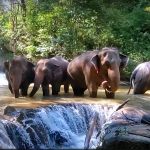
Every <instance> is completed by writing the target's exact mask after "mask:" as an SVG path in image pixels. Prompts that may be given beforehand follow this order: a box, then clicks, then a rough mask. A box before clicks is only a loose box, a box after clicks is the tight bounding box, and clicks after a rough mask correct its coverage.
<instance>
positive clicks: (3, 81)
mask: <svg viewBox="0 0 150 150" xmlns="http://www.w3.org/2000/svg"><path fill="white" fill-rule="evenodd" d="M3 85H8V81H7V79H6V76H5V74H4V73H3V72H0V86H3Z"/></svg>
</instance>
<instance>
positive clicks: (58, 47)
mask: <svg viewBox="0 0 150 150" xmlns="http://www.w3.org/2000/svg"><path fill="white" fill-rule="evenodd" d="M8 2H9V7H8V6H5V4H4V3H3V1H2V0H1V1H0V47H1V48H0V52H4V51H5V52H6V55H5V59H10V58H12V57H13V56H14V55H24V56H26V57H27V58H28V59H29V60H31V61H33V62H36V61H37V60H39V59H41V58H50V57H52V56H55V55H59V56H62V57H64V58H66V59H67V60H69V61H70V60H72V59H73V58H74V57H75V56H77V55H79V54H81V53H83V52H86V51H88V50H96V49H101V48H103V47H105V46H114V47H117V48H118V49H119V52H120V53H123V54H125V55H127V56H129V58H130V61H129V64H128V67H127V68H126V69H125V70H124V71H123V72H121V78H122V80H129V78H130V75H131V73H132V71H133V69H134V68H135V66H136V65H137V64H139V63H141V62H144V61H150V1H149V0H10V1H9V0H8ZM7 7H8V8H7Z"/></svg>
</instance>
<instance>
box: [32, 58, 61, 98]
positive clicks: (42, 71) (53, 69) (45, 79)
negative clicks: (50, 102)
mask: <svg viewBox="0 0 150 150" xmlns="http://www.w3.org/2000/svg"><path fill="white" fill-rule="evenodd" d="M61 74H62V70H61V68H60V65H59V64H57V63H54V62H53V61H52V59H41V60H39V61H38V62H37V65H36V67H35V78H34V87H33V89H32V91H31V93H30V95H29V96H30V97H32V96H33V95H34V94H35V93H36V92H37V91H38V89H39V87H40V85H41V84H42V89H43V96H48V95H49V84H52V82H53V81H54V80H55V79H56V77H57V76H59V75H61ZM56 82H57V81H56Z"/></svg>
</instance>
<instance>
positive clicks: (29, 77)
mask: <svg viewBox="0 0 150 150" xmlns="http://www.w3.org/2000/svg"><path fill="white" fill-rule="evenodd" d="M4 68H5V75H6V79H7V80H8V88H9V90H10V91H11V93H12V94H14V96H15V98H19V96H20V95H19V89H20V90H21V95H22V96H27V91H28V87H29V85H30V84H31V83H33V82H34V76H35V73H34V64H33V63H31V62H29V61H28V60H27V58H25V57H23V56H15V57H13V58H12V59H11V60H10V61H8V60H7V61H4Z"/></svg>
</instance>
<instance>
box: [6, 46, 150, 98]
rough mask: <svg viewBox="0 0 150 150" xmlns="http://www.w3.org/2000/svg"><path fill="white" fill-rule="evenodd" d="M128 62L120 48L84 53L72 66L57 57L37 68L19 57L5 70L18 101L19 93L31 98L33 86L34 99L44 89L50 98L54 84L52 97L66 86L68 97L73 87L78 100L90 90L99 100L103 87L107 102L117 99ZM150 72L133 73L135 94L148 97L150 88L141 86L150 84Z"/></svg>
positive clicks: (71, 63)
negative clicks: (148, 82) (146, 94)
mask: <svg viewBox="0 0 150 150" xmlns="http://www.w3.org/2000/svg"><path fill="white" fill-rule="evenodd" d="M128 61H129V58H128V57H127V56H126V55H123V54H120V53H119V51H118V50H117V49H116V48H114V47H104V48H102V49H101V50H93V51H87V52H85V53H82V54H81V55H79V56H77V57H75V58H74V59H73V60H72V61H70V62H68V61H67V60H65V59H64V58H62V57H60V56H55V57H52V58H49V59H40V60H39V61H38V62H37V63H36V64H33V63H31V62H30V61H28V60H27V58H25V57H23V56H15V57H14V58H12V59H11V60H9V61H5V62H4V67H5V75H6V78H7V80H8V88H9V90H10V91H11V93H12V94H14V97H15V98H19V96H20V93H19V91H20V92H21V95H22V96H27V95H28V93H27V92H28V88H29V85H30V84H31V83H34V86H33V89H32V90H31V92H30V94H29V96H30V97H33V96H34V95H35V93H36V92H37V91H38V89H39V88H40V86H41V88H42V92H43V96H49V95H50V91H49V84H51V87H52V92H51V94H52V95H58V94H59V92H60V87H61V85H64V92H65V93H68V92H69V85H71V87H72V89H73V93H74V95H75V96H83V95H84V92H85V90H86V89H88V92H89V96H90V97H93V98H95V97H97V91H98V88H99V86H101V87H103V88H104V90H105V94H106V97H107V98H114V97H115V92H116V91H117V90H118V88H119V82H120V70H122V69H124V68H125V67H126V66H127V64H128ZM149 63H150V62H149ZM144 67H145V68H144ZM149 71H150V67H149V65H148V63H145V64H141V65H140V66H138V67H136V68H135V70H134V71H133V73H132V75H131V80H130V82H131V83H132V85H133V88H134V94H140V92H142V93H144V92H145V91H146V90H147V89H148V88H149V89H150V84H149V85H147V86H146V87H145V88H143V89H142V90H141V87H139V86H138V84H139V83H141V84H147V80H150V73H149ZM144 76H145V77H147V80H146V79H145V81H143V80H142V79H143V77H144ZM130 88H131V87H130ZM129 90H130V89H129Z"/></svg>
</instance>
